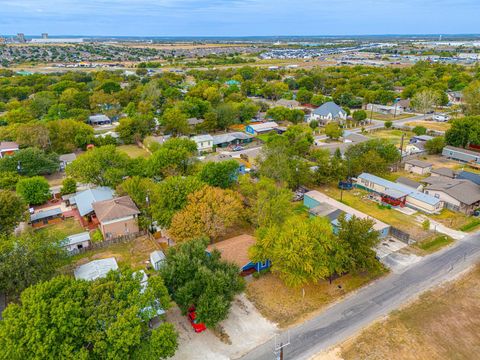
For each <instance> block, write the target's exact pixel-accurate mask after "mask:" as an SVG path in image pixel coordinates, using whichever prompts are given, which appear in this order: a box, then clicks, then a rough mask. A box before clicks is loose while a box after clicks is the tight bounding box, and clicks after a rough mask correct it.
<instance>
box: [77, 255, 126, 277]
mask: <svg viewBox="0 0 480 360" xmlns="http://www.w3.org/2000/svg"><path fill="white" fill-rule="evenodd" d="M117 269H118V265H117V260H115V258H114V257H111V258H106V259H100V260H93V261H90V262H89V263H86V264H84V265H81V266H79V267H77V268H76V269H75V271H74V275H75V279H77V280H88V281H92V280H96V279H99V278H103V277H105V276H107V274H108V273H109V272H110V271H111V270H117Z"/></svg>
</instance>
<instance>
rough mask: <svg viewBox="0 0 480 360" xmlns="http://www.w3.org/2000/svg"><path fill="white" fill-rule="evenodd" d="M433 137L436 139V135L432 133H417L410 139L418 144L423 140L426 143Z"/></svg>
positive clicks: (412, 142)
mask: <svg viewBox="0 0 480 360" xmlns="http://www.w3.org/2000/svg"><path fill="white" fill-rule="evenodd" d="M432 139H434V137H433V136H430V135H415V136H413V137H412V138H411V139H410V143H411V144H417V143H421V142H423V143H425V142H427V141H429V140H432Z"/></svg>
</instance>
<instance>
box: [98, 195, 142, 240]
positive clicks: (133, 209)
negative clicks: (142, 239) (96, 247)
mask: <svg viewBox="0 0 480 360" xmlns="http://www.w3.org/2000/svg"><path fill="white" fill-rule="evenodd" d="M92 207H93V210H94V211H95V214H96V216H97V219H98V221H99V222H100V230H101V231H102V234H103V237H104V238H105V239H113V238H117V237H120V236H124V235H129V234H134V233H137V232H138V221H137V218H138V214H140V211H139V210H138V208H137V206H136V205H135V203H134V202H133V200H132V199H131V198H130V196H122V197H119V198H115V199H110V200H104V201H98V202H95V203H93V205H92Z"/></svg>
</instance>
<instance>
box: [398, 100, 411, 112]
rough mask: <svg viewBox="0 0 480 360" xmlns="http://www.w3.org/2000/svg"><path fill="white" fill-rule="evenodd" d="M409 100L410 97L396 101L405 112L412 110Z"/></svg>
mask: <svg viewBox="0 0 480 360" xmlns="http://www.w3.org/2000/svg"><path fill="white" fill-rule="evenodd" d="M411 102H412V101H411V100H410V99H401V100H398V101H397V106H399V107H401V108H403V111H405V112H408V111H412V106H411Z"/></svg>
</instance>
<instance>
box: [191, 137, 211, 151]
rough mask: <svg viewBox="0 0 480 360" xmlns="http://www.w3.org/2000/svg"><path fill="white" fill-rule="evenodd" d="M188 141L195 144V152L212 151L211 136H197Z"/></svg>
mask: <svg viewBox="0 0 480 360" xmlns="http://www.w3.org/2000/svg"><path fill="white" fill-rule="evenodd" d="M190 140H192V141H194V142H195V144H197V150H198V152H199V153H203V152H211V151H213V137H212V135H209V134H207V135H197V136H192V137H191V138H190Z"/></svg>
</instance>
